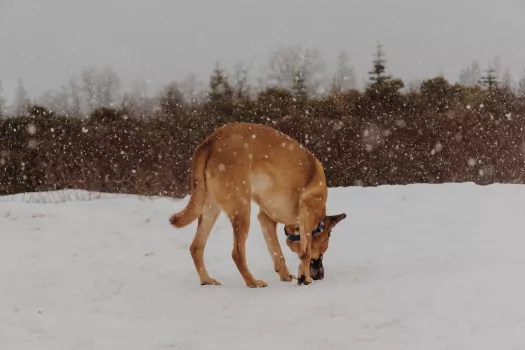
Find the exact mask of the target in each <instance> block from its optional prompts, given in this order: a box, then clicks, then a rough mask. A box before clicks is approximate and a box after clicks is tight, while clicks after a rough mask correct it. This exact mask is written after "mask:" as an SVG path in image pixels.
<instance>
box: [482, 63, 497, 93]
mask: <svg viewBox="0 0 525 350" xmlns="http://www.w3.org/2000/svg"><path fill="white" fill-rule="evenodd" d="M485 72H486V73H487V74H486V75H484V76H483V77H481V85H482V86H484V87H486V88H487V89H488V90H489V91H492V90H495V89H497V88H498V80H497V78H496V70H495V69H494V68H492V67H491V66H490V64H489V69H487V70H485Z"/></svg>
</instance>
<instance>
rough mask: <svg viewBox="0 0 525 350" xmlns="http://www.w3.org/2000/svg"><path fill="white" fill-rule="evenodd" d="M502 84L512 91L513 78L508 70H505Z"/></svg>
mask: <svg viewBox="0 0 525 350" xmlns="http://www.w3.org/2000/svg"><path fill="white" fill-rule="evenodd" d="M501 84H502V85H503V87H504V88H506V89H511V88H512V86H513V84H512V77H511V75H510V72H509V69H508V68H507V69H505V72H504V73H503V76H502V78H501Z"/></svg>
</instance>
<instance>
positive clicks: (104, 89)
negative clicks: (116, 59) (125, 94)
mask: <svg viewBox="0 0 525 350" xmlns="http://www.w3.org/2000/svg"><path fill="white" fill-rule="evenodd" d="M119 89H120V79H119V77H118V75H117V73H116V72H115V71H114V70H113V69H111V68H105V69H103V70H102V71H100V72H99V73H98V75H97V80H96V84H95V97H96V104H97V107H114V106H116V104H117V103H118V100H119V93H118V91H119Z"/></svg>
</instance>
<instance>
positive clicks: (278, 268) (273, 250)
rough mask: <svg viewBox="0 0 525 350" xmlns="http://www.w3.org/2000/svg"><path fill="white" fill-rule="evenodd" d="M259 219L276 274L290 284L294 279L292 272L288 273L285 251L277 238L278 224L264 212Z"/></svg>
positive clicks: (260, 212) (258, 216)
mask: <svg viewBox="0 0 525 350" xmlns="http://www.w3.org/2000/svg"><path fill="white" fill-rule="evenodd" d="M257 219H258V220H259V223H260V224H261V229H262V231H263V234H264V239H265V240H266V244H267V245H268V251H269V252H270V255H271V257H272V260H273V267H274V269H275V272H277V273H278V274H279V277H280V279H281V281H285V282H290V281H291V280H292V279H293V276H292V275H291V274H290V271H288V267H287V266H286V260H285V259H284V255H283V251H282V250H281V245H280V244H279V240H278V238H277V223H276V222H275V221H273V220H272V219H270V217H269V216H268V215H266V213H265V212H264V211H262V210H260V211H259V214H258V215H257Z"/></svg>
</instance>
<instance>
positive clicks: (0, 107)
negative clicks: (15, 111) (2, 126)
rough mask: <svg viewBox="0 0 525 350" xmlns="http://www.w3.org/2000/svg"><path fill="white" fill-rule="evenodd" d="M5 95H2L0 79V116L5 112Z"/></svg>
mask: <svg viewBox="0 0 525 350" xmlns="http://www.w3.org/2000/svg"><path fill="white" fill-rule="evenodd" d="M5 105H6V102H5V97H4V89H3V88H2V81H0V117H3V116H4V113H5V107H6V106H5Z"/></svg>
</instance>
